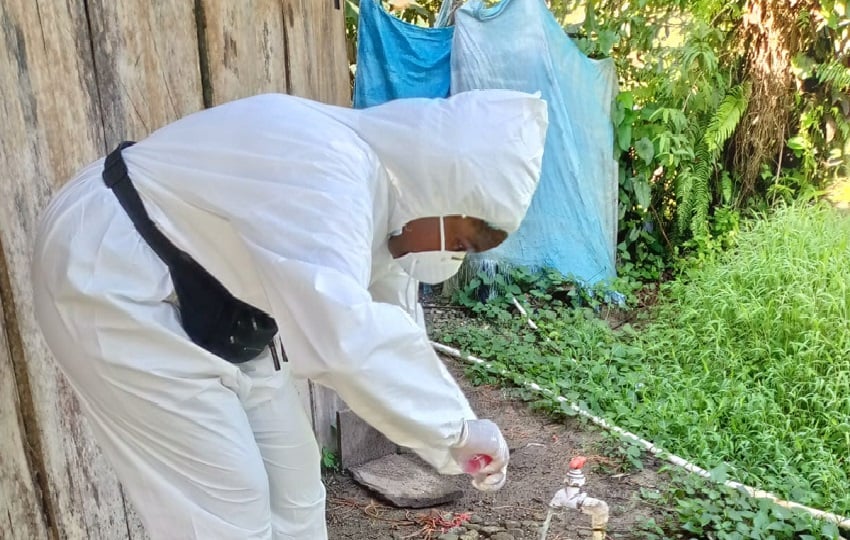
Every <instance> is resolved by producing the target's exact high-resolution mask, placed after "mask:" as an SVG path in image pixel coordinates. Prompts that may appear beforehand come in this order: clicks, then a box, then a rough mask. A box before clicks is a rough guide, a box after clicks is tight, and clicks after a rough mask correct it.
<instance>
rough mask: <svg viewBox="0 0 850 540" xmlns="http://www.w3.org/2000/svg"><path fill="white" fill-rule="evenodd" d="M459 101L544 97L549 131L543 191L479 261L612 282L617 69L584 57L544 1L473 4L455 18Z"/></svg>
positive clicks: (454, 52) (455, 75)
mask: <svg viewBox="0 0 850 540" xmlns="http://www.w3.org/2000/svg"><path fill="white" fill-rule="evenodd" d="M454 23H455V34H454V42H453V48H452V62H451V63H452V86H451V91H452V93H457V92H463V91H466V90H472V89H483V88H504V89H510V90H521V91H525V92H540V93H541V94H542V97H543V98H544V99H546V100H547V102H548V104H549V131H548V134H547V140H546V149H545V153H544V155H543V173H542V176H541V180H540V186H539V187H538V189H537V192H536V193H535V195H534V199H533V200H532V204H531V207H530V208H529V211H528V214H527V215H526V218H525V220H524V221H523V223H522V225H521V226H520V229H519V230H518V231H517V232H516V233H515V234H512V235H511V236H510V237H508V240H506V241H505V243H504V244H502V246H500V247H499V248H497V249H495V250H492V251H488V252H486V253H483V254H481V255H478V256H476V257H475V258H474V259H473V260H477V261H487V262H494V263H497V264H499V265H504V263H507V264H508V265H517V266H528V267H532V268H543V267H550V268H556V269H558V270H559V271H560V272H561V273H563V274H565V275H571V276H574V277H577V278H579V279H581V280H583V281H585V282H587V283H590V284H593V283H597V282H599V281H602V280H605V279H609V278H613V277H614V276H615V275H616V271H615V252H616V232H617V192H618V183H617V165H616V162H615V161H614V133H613V125H612V122H611V107H612V104H613V101H614V98H615V96H616V92H617V78H616V72H615V69H614V64H613V61H612V60H610V59H606V60H602V61H596V60H592V59H589V58H587V57H586V56H585V55H583V54H582V53H581V52H580V51H579V50H578V48H577V47H576V46H575V44H574V43H573V42H572V41H571V40H570V38H569V37H568V36H567V35H566V34H565V33H564V31H563V29H562V28H561V27H560V26H559V25H558V23H557V21H556V20H555V18H554V17H553V16H552V15H551V13H550V12H549V10H548V9H547V7H546V5H545V4H544V2H543V0H502V1H501V2H500V3H499V4H496V5H495V6H494V7H492V8H486V7H485V6H484V5H483V3H482V2H481V1H480V0H473V1H470V2H467V3H466V4H465V5H464V6H462V7H461V8H460V9H459V10H458V11H457V12H456V13H455V21H454Z"/></svg>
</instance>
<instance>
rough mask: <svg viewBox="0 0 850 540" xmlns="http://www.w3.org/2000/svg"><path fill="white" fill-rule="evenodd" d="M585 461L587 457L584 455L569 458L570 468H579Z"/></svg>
mask: <svg viewBox="0 0 850 540" xmlns="http://www.w3.org/2000/svg"><path fill="white" fill-rule="evenodd" d="M586 462H587V458H586V457H584V456H576V457H574V458H573V459H571V460H570V469H581V468H582V467H584V464H585V463H586Z"/></svg>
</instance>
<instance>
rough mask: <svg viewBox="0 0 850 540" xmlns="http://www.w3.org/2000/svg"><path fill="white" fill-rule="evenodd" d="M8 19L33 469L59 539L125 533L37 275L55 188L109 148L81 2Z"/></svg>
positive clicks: (4, 155) (11, 191) (27, 9)
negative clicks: (40, 230)
mask: <svg viewBox="0 0 850 540" xmlns="http://www.w3.org/2000/svg"><path fill="white" fill-rule="evenodd" d="M0 26H2V34H3V40H2V42H0V46H2V53H0V88H2V90H0V95H2V96H3V100H2V105H0V107H2V112H3V116H2V120H0V124H2V125H3V129H4V134H3V137H2V138H0V150H2V151H0V170H2V171H3V180H2V181H0V238H2V242H1V243H2V246H3V249H4V256H5V260H6V267H7V268H8V271H9V279H8V289H9V293H10V294H9V296H8V302H7V303H6V304H5V305H4V308H5V312H6V314H7V317H6V324H7V327H6V331H7V336H10V337H11V336H15V342H12V341H11V340H10V342H9V345H10V352H11V355H10V359H11V362H12V365H13V366H14V367H15V372H16V378H15V381H16V387H17V395H18V399H19V407H20V411H21V414H22V418H23V421H24V424H25V435H26V442H25V443H26V444H27V446H28V448H29V449H31V456H32V460H31V462H30V468H31V470H34V471H36V472H37V473H38V478H39V487H40V489H41V490H42V498H41V501H42V502H41V505H40V510H41V511H42V512H44V515H45V518H44V519H45V522H46V524H47V525H48V526H49V527H50V529H51V530H50V532H49V535H50V536H51V537H54V538H119V537H121V536H122V535H126V531H127V520H126V516H125V512H124V508H123V504H122V502H121V491H120V488H119V485H118V483H117V481H116V480H115V478H114V477H113V475H112V474H111V473H110V472H109V469H108V466H107V465H106V463H105V460H103V459H102V458H101V457H100V455H99V453H98V451H97V448H96V447H95V445H94V444H93V443H92V438H91V436H90V434H89V432H88V429H87V426H86V424H85V423H84V421H83V419H82V418H81V416H80V415H79V413H78V407H77V404H76V400H75V399H74V396H73V395H72V393H71V392H70V391H69V389H68V387H67V385H65V384H64V379H63V378H62V376H61V375H60V374H59V372H58V370H57V368H56V365H55V364H54V363H53V362H52V360H51V357H50V354H49V352H48V350H47V347H46V345H45V344H44V341H43V339H42V338H41V334H40V332H39V330H38V328H37V325H36V322H35V319H34V316H33V313H32V295H31V290H30V284H29V259H30V252H31V238H32V235H33V233H34V230H35V225H36V222H37V218H38V215H39V213H40V211H41V209H42V208H43V206H44V204H45V202H46V200H47V198H48V197H49V195H50V193H51V192H52V190H53V188H54V187H55V186H56V185H58V184H59V183H60V182H61V181H62V180H63V179H64V178H66V177H67V176H69V175H70V174H71V173H72V171H74V170H75V169H77V168H78V167H79V166H80V165H82V164H84V163H85V162H86V161H89V160H91V159H93V158H94V157H96V156H97V155H98V154H99V153H100V151H101V149H102V147H103V143H102V136H101V121H100V116H99V113H98V112H97V103H96V101H95V100H93V99H92V96H94V95H96V94H95V92H94V87H93V85H92V81H93V78H92V70H91V68H90V65H89V64H90V59H91V49H90V47H89V46H88V44H89V39H88V22H87V20H86V13H85V4H84V3H83V2H82V1H77V2H67V3H66V2H44V3H40V4H37V3H35V2H29V1H26V0H8V1H4V2H3V3H2V4H0ZM10 313H13V314H14V316H10V315H9V314H10ZM13 326H14V332H13V331H12V328H11V327H13ZM42 537H43V536H42ZM32 538H40V537H39V536H33V537H32Z"/></svg>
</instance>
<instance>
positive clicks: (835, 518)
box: [431, 341, 850, 530]
mask: <svg viewBox="0 0 850 540" xmlns="http://www.w3.org/2000/svg"><path fill="white" fill-rule="evenodd" d="M431 344H432V345H433V346H434V349H436V350H437V351H439V352H441V353H443V354H446V355H448V356H452V357H454V358H459V359H461V360H464V361H466V362H470V363H473V364H479V365H483V366H484V367H485V368H487V369H488V370H489V371H491V372H495V373H498V374H499V375H508V374H509V372H508V371H507V370H504V369H503V370H501V371H498V370H496V369H495V368H494V367H493V364H491V363H490V362H487V361H485V360H482V359H480V358H476V357H475V356H471V355H464V354H462V353H461V352H460V351H459V350H458V349H455V348H454V347H449V346H448V345H443V344H442V343H437V342H435V341H432V342H431ZM524 386H525V387H527V388H530V389H531V390H534V391H535V392H538V393H541V394H546V395H549V396H550V397H552V398H553V399H555V400H556V401H558V402H559V403H564V404H566V405H567V407H569V408H570V409H571V410H572V411H574V412H575V413H576V414H578V415H579V416H583V417H585V418H587V419H588V420H590V421H591V422H593V423H594V424H596V425H598V426H600V427H603V428H605V429H607V430H609V431H613V432H614V433H617V434H618V435H620V436H622V437H624V438H626V439H629V440H631V441H634V442H636V443H637V444H639V445H641V446H643V447H644V448H645V449H646V450H647V451H649V452H650V453H652V454H654V455H656V456H658V457H660V458H662V459H666V460H667V461H669V462H670V463H672V464H674V465H676V466H678V467H681V468H683V469H685V470H686V471H690V472H692V473H695V474H698V475H700V476H703V477H705V478H711V473H709V472H708V471H707V470H705V469H703V468H702V467H699V466H698V465H694V464H693V463H691V462H690V461H687V460H686V459H684V458H681V457H679V456H676V455H674V454H671V453H670V452H667V451H666V450H664V449H663V448H660V447H658V446H656V445H654V444H652V443H651V442H649V441H646V440H644V439H641V438H640V437H638V436H637V435H635V434H634V433H631V432H628V431H626V430H624V429H623V428H621V427H618V426H615V425H612V424H610V423H608V422H607V421H606V420H605V419H604V418H600V417H598V416H596V415H594V414H592V413H591V412H589V411H587V410H585V409H583V408H581V407H579V406H578V405H576V404H575V403H573V402H571V401H569V400H568V399H567V398H565V397H563V396H558V395H555V393H554V392H553V391H552V390H550V389H548V388H543V387H541V386H540V385H539V384H537V383H533V382H526V383H524ZM723 485H725V486H727V487H730V488H733V489H739V490H742V491H744V492H746V493H747V494H748V495H749V496H750V497H753V498H755V499H768V500H770V501H773V502H774V503H775V504H777V505H779V506H781V507H783V508H789V509H794V510H802V511H804V512H808V513H809V514H810V515H812V516H814V517H816V518H819V519H822V520H824V521H830V522H832V523H835V524H836V525H837V526H838V527H841V528H842V529H848V530H850V518H847V517H844V516H841V515H838V514H833V513H832V512H824V511H823V510H818V509H817V508H809V507H808V506H803V505H802V504H800V503H795V502H793V501H785V500H782V499H780V498H779V497H777V496H776V495H774V494H772V493H769V492H767V491H762V490H760V489H755V488H752V487H750V486H747V485H744V484H741V483H740V482H734V481H732V480H726V481H725V482H723Z"/></svg>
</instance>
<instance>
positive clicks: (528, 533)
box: [325, 358, 664, 540]
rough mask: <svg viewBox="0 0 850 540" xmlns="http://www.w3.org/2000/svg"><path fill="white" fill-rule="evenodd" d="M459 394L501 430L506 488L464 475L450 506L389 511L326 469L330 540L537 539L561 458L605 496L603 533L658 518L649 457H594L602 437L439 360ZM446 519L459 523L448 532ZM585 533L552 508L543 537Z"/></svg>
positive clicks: (572, 515) (563, 467)
mask: <svg viewBox="0 0 850 540" xmlns="http://www.w3.org/2000/svg"><path fill="white" fill-rule="evenodd" d="M444 361H445V362H446V365H447V366H448V367H449V369H450V371H451V372H452V373H453V374H454V375H455V377H456V378H457V379H458V382H459V383H460V384H461V386H462V387H463V389H464V391H465V392H466V395H467V397H468V398H469V400H470V402H471V403H472V406H473V409H474V410H475V411H476V412H477V413H478V415H479V416H480V417H482V418H490V419H492V420H494V421H495V422H496V423H497V424H498V425H499V426H500V427H501V428H502V431H503V432H504V435H505V438H506V439H507V441H508V446H509V447H510V449H511V465H510V469H509V481H508V483H507V485H506V486H505V487H504V488H503V489H502V490H501V491H499V492H497V493H495V494H485V493H481V492H478V491H476V490H475V489H474V488H472V486H470V485H469V483H468V481H467V480H466V479H465V478H464V477H457V478H456V479H455V480H456V481H457V483H458V486H459V487H461V488H462V489H463V491H464V496H463V497H462V498H461V499H460V500H459V501H457V502H455V503H450V504H446V505H442V506H439V507H436V508H434V509H430V510H415V511H414V510H403V509H396V508H391V507H390V506H389V505H387V504H386V503H384V502H382V501H381V500H379V499H378V498H377V496H376V495H375V494H373V493H371V492H369V491H367V490H366V489H365V488H362V487H360V486H359V485H357V484H355V483H354V481H353V480H352V479H351V478H350V476H348V475H347V474H345V473H341V474H329V475H327V477H326V479H325V481H326V485H327V488H328V529H329V536H330V538H331V539H334V540H335V539H344V538H359V539H379V540H398V539H402V538H410V539H419V538H426V539H427V538H431V539H438V538H446V539H467V538H469V539H476V538H480V539H485V538H492V539H498V540H525V539H529V540H532V539H533V540H538V539H539V538H540V533H539V528H540V526H541V525H542V523H543V521H544V519H545V517H546V510H547V504H548V502H549V501H550V500H551V498H552V496H553V495H554V494H555V492H556V491H557V490H558V489H560V488H561V487H563V480H564V476H565V474H566V472H567V463H568V462H569V460H570V459H571V458H572V457H574V456H577V455H582V456H586V457H587V458H588V463H587V465H586V466H585V468H584V472H585V474H586V475H587V484H586V485H585V491H586V492H587V493H588V495H589V496H591V497H596V498H600V499H602V500H604V501H606V502H607V503H608V505H609V507H610V516H611V517H610V521H609V527H608V537H609V538H634V536H633V534H632V533H633V531H634V530H635V527H636V525H637V523H638V522H639V521H642V520H645V519H647V518H650V517H655V518H656V519H657V518H658V517H660V513H661V510H662V509H659V508H658V507H656V506H654V505H653V500H652V498H651V497H650V498H646V497H644V496H642V490H644V491H643V495H645V494H646V492H647V490H648V491H649V492H652V491H657V488H658V487H660V484H661V483H662V482H664V479H663V478H664V477H663V476H660V475H659V474H658V473H657V470H658V467H659V465H660V463H658V462H656V461H655V460H652V459H649V460H647V461H646V462H645V466H644V468H643V470H636V469H630V470H628V471H627V472H623V471H624V467H623V463H621V462H620V461H618V460H615V459H612V458H610V457H606V456H604V455H602V454H603V453H604V448H606V447H609V446H610V445H607V444H604V440H605V437H604V436H603V434H602V433H601V432H600V431H599V430H598V429H597V428H594V427H591V426H585V425H583V424H582V423H581V422H580V421H579V420H577V419H571V418H568V419H565V420H563V421H557V420H553V419H552V418H551V417H549V416H547V415H544V414H542V413H539V412H536V411H534V410H532V409H531V407H530V406H529V405H528V403H526V402H523V401H521V400H519V399H517V397H516V396H515V395H514V392H513V391H511V390H505V389H500V388H497V387H493V386H473V385H472V384H471V383H470V382H469V380H468V379H467V378H466V377H465V376H464V374H463V371H464V366H463V365H462V364H461V363H460V361H458V360H455V359H451V358H444ZM452 524H458V525H461V527H460V528H454V529H452ZM589 536H590V518H589V516H586V515H582V514H579V513H578V512H576V511H575V510H567V511H562V512H560V513H559V514H558V515H557V516H556V517H555V519H554V520H553V522H552V524H551V527H550V529H549V534H548V536H547V540H566V539H579V538H586V537H589Z"/></svg>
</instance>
